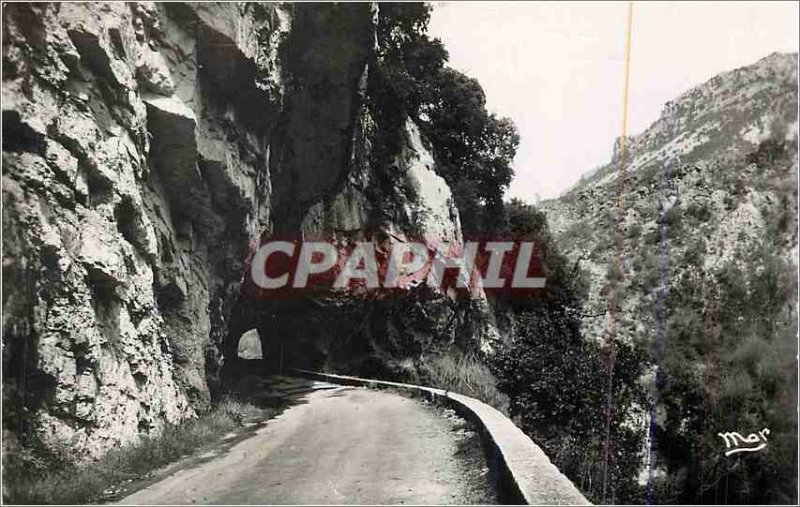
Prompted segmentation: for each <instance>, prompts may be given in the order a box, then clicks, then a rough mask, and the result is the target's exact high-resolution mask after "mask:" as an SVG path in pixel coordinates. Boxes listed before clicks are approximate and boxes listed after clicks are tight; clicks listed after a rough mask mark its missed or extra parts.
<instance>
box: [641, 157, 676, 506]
mask: <svg viewBox="0 0 800 507" xmlns="http://www.w3.org/2000/svg"><path fill="white" fill-rule="evenodd" d="M669 177H670V163H669V162H667V163H665V164H664V173H663V175H662V178H661V220H660V221H659V222H660V223H659V232H660V234H661V245H660V246H661V263H660V266H659V283H658V292H657V294H656V339H655V341H654V342H653V362H654V364H655V372H654V375H653V390H652V392H651V398H650V425H649V432H648V435H649V438H650V450H649V454H650V456H649V463H648V471H647V493H646V502H647V504H648V505H652V504H653V480H654V479H655V473H656V412H657V409H656V406H657V403H658V373H659V370H660V369H661V338H662V335H663V329H662V315H661V313H662V309H663V305H664V297H665V296H666V292H667V283H668V280H667V276H668V274H669V271H668V269H669V266H668V263H669V257H668V250H667V221H666V214H667V206H666V202H667V193H668V190H669V189H668V186H669Z"/></svg>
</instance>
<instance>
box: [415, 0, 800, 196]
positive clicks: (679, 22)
mask: <svg viewBox="0 0 800 507" xmlns="http://www.w3.org/2000/svg"><path fill="white" fill-rule="evenodd" d="M627 15H628V2H497V1H492V2H434V9H433V14H432V17H431V22H430V26H429V27H428V33H429V34H430V35H431V36H433V37H439V38H441V39H442V41H443V42H444V43H445V46H446V47H447V49H448V51H449V53H450V66H451V67H453V68H455V69H457V70H460V71H462V72H465V73H466V74H468V75H470V76H472V77H475V78H477V79H478V81H479V82H480V83H481V85H482V86H483V89H484V91H485V92H486V102H487V107H488V109H489V110H490V111H491V112H494V113H496V114H499V115H501V116H508V117H510V118H512V119H513V120H514V122H515V123H516V125H517V128H518V130H519V133H520V136H521V142H520V147H519V149H518V150H517V156H516V158H515V160H514V171H515V173H516V177H515V179H514V181H513V182H512V183H511V187H510V189H509V197H519V198H521V199H524V200H527V201H529V202H536V201H537V200H538V199H540V198H543V199H546V198H552V197H557V196H558V195H559V194H561V193H562V192H563V191H565V190H567V189H568V188H569V187H570V186H572V185H573V184H574V183H575V182H577V181H578V179H579V178H580V176H581V175H582V174H584V173H587V172H590V171H591V170H592V169H594V168H596V167H598V166H601V165H604V164H605V163H606V162H608V160H609V159H610V158H611V152H612V147H613V143H614V139H616V138H617V137H618V136H620V135H621V134H622V109H623V108H622V102H623V100H622V97H623V84H624V68H625V58H624V57H625V32H626V23H627ZM631 35H632V37H631V67H630V84H629V98H628V135H631V134H638V133H640V132H642V131H643V130H645V129H646V128H647V127H648V126H649V125H650V124H651V123H653V122H654V121H655V120H656V119H658V117H659V115H660V112H661V108H662V106H663V104H664V103H665V102H667V101H669V100H671V99H673V98H675V97H676V96H677V95H679V94H680V93H682V92H683V91H685V90H687V89H689V88H692V87H693V86H696V85H698V84H701V83H703V82H705V81H707V80H708V79H710V78H712V77H713V76H715V75H716V74H719V73H720V72H724V71H727V70H732V69H735V68H737V67H741V66H744V65H749V64H751V63H754V62H756V61H757V60H759V59H761V58H763V57H765V56H767V55H769V54H770V53H773V52H775V51H780V52H796V51H797V49H798V38H800V35H798V3H797V2H762V1H749V2H635V3H634V6H633V18H632V33H631Z"/></svg>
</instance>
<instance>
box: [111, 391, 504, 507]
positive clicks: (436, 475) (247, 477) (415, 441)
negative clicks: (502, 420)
mask: <svg viewBox="0 0 800 507" xmlns="http://www.w3.org/2000/svg"><path fill="white" fill-rule="evenodd" d="M327 387H329V388H328V389H317V390H313V391H311V392H308V389H306V390H305V391H303V389H302V387H299V388H298V387H294V388H292V387H291V386H290V387H289V392H292V391H291V390H292V389H294V391H293V393H294V394H295V395H297V396H298V397H299V402H300V404H297V405H295V406H292V407H291V408H289V409H287V410H286V411H284V412H283V413H282V414H281V415H280V416H278V417H277V418H275V419H273V420H271V421H269V423H268V424H267V425H266V426H265V427H263V428H261V429H260V430H258V431H257V432H256V434H255V435H254V436H252V437H250V438H248V439H246V440H243V441H241V442H239V443H238V444H235V445H234V446H233V447H231V448H230V449H228V450H227V452H225V453H224V454H222V455H220V456H219V457H216V458H214V459H211V460H210V461H207V462H205V463H202V464H199V465H197V466H195V467H193V468H187V469H183V470H178V471H177V472H175V473H174V474H172V475H170V476H168V477H166V478H165V479H163V480H161V481H160V482H157V483H155V484H152V485H150V486H149V487H147V488H145V489H142V490H140V491H138V492H136V493H134V494H132V495H130V496H128V497H126V498H125V499H123V500H122V502H121V503H124V504H191V503H197V504H209V503H213V504H401V503H406V504H465V503H492V502H494V501H495V500H494V498H493V497H492V496H491V494H490V493H489V488H488V482H487V480H486V477H485V474H486V470H485V463H483V459H482V456H481V455H480V451H479V450H476V449H474V447H475V446H476V445H477V444H476V441H475V439H474V438H469V433H468V432H467V431H466V430H465V429H464V424H463V422H462V421H459V420H458V419H457V418H455V417H452V416H448V415H447V414H446V413H445V412H443V411H442V410H441V409H436V408H433V407H430V406H426V405H423V404H421V403H419V402H417V401H414V400H411V399H408V398H404V397H402V396H400V395H397V394H392V393H387V392H385V391H384V392H379V391H371V390H366V389H358V388H350V387H336V386H332V385H330V384H329V385H327ZM476 456H477V457H476Z"/></svg>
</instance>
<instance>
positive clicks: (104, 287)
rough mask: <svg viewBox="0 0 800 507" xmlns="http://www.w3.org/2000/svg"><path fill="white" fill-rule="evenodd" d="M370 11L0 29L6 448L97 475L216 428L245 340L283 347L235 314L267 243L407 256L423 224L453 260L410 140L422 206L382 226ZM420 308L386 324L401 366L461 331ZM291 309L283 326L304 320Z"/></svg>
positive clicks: (454, 225) (399, 160) (155, 9)
mask: <svg viewBox="0 0 800 507" xmlns="http://www.w3.org/2000/svg"><path fill="white" fill-rule="evenodd" d="M372 9H374V7H371V6H370V5H368V4H346V5H332V4H326V5H313V6H310V5H300V4H294V5H281V4H244V3H241V4H240V3H230V4H228V3H225V4H222V3H220V4H216V3H200V4H172V3H170V4H159V3H150V2H138V3H136V2H134V3H115V2H108V3H86V4H84V3H66V4H35V5H33V4H9V5H7V6H5V7H4V9H3V16H4V18H3V28H4V40H3V78H4V80H3V86H2V93H3V96H2V97H3V186H2V188H3V200H4V205H3V232H4V239H3V248H4V254H3V255H4V256H3V280H4V281H3V285H4V287H3V310H4V311H3V346H4V356H3V361H4V373H5V377H4V387H5V392H4V401H5V402H6V405H5V407H6V414H10V415H9V417H8V418H7V419H8V421H9V423H8V424H6V427H10V428H12V429H13V430H14V431H16V432H18V433H20V434H24V435H26V436H27V437H33V438H35V439H37V440H39V441H42V442H44V443H45V444H47V445H50V446H56V445H60V444H62V443H68V444H69V445H70V446H72V448H74V449H75V450H76V451H77V452H78V453H79V454H85V455H90V456H97V455H99V454H101V453H102V452H104V451H105V450H107V449H108V448H109V447H110V446H112V445H114V444H118V443H122V444H124V443H128V442H131V441H134V440H135V439H136V438H138V436H139V435H142V434H148V433H151V432H157V431H159V429H160V428H161V427H162V426H163V424H164V423H165V422H170V423H174V422H178V421H180V420H182V419H185V418H187V417H191V416H193V415H194V414H195V413H196V412H197V411H200V410H203V409H204V408H205V407H207V406H208V404H209V402H210V399H211V396H212V395H213V392H214V390H215V386H216V385H217V384H218V383H219V373H220V368H221V367H222V366H223V361H234V360H235V359H236V345H237V342H238V337H239V336H240V335H241V334H242V333H243V332H244V331H245V330H247V329H249V328H252V327H258V329H259V333H260V335H261V337H262V338H261V339H262V342H263V343H265V344H268V343H271V342H276V340H277V339H278V338H279V335H280V330H279V329H278V328H277V327H275V326H272V325H271V324H270V318H272V314H269V313H265V312H267V310H270V308H265V307H263V306H260V305H250V306H247V305H246V304H244V303H243V301H242V298H241V297H240V286H241V283H242V279H243V276H245V272H244V268H245V259H246V258H247V255H248V252H249V251H250V250H251V249H252V248H253V247H254V246H255V245H257V244H258V241H259V238H260V237H261V236H262V234H269V233H273V232H282V231H284V232H285V231H300V230H302V231H304V232H324V233H340V232H342V231H344V232H347V231H350V232H352V231H359V230H364V229H365V228H367V227H370V228H373V229H375V228H376V227H377V229H380V230H383V231H384V232H386V231H388V232H390V233H392V234H394V235H396V236H397V237H398V238H401V239H400V240H402V238H403V237H404V236H403V234H404V230H403V225H402V224H403V223H405V224H407V223H409V222H411V221H415V220H416V221H420V219H424V220H422V221H421V222H420V223H422V224H423V225H422V231H420V232H422V233H426V234H427V233H430V234H433V235H438V236H441V237H447V238H449V239H460V225H459V219H458V214H457V211H456V210H455V207H454V205H453V203H452V199H451V196H450V194H449V189H448V188H447V185H446V184H445V183H444V181H443V180H442V179H441V178H439V177H438V176H437V175H436V174H435V171H434V170H433V167H432V164H433V161H432V158H431V156H430V154H429V153H428V152H427V150H425V148H424V146H423V143H422V141H421V139H420V137H419V133H418V131H417V129H416V127H415V126H414V125H413V123H411V122H409V123H408V124H407V126H406V128H405V129H404V132H402V134H403V135H404V136H405V137H406V141H407V142H406V143H405V144H406V146H407V147H406V148H405V149H404V151H403V153H401V154H399V155H398V156H397V157H396V160H395V165H396V169H397V170H398V171H403V172H404V174H406V177H407V178H410V179H411V180H412V181H415V182H416V185H417V186H422V187H424V191H421V192H418V193H417V194H418V195H417V196H416V198H415V199H414V202H411V201H409V200H408V199H406V205H405V206H404V213H406V214H407V216H404V217H403V216H401V217H399V218H398V221H397V223H394V222H393V219H391V218H390V219H388V220H387V219H383V220H379V221H378V222H377V223H376V221H375V218H374V217H375V216H376V213H375V212H374V211H375V210H374V209H373V207H374V202H372V201H371V200H370V198H369V195H370V188H371V186H374V185H375V181H374V174H373V173H374V168H372V167H371V166H370V163H369V160H370V159H369V154H370V146H371V143H370V137H371V135H373V133H374V129H375V128H376V127H375V124H374V122H373V121H372V120H371V117H370V113H369V111H368V108H367V107H366V106H365V103H366V101H365V93H366V91H365V90H366V86H365V82H366V79H367V76H368V72H369V65H370V59H371V57H372V55H373V50H374V48H373V44H374V30H375V27H374V12H373V10H372ZM427 297H428V295H425V294H422V295H413V298H415V302H413V303H412V304H411V307H412V309H413V311H410V312H407V313H403V314H402V315H399V316H398V317H397V319H395V320H392V319H390V318H388V317H381V319H383V320H381V321H380V323H379V324H380V325H379V327H380V329H382V330H387V332H389V333H394V335H392V336H390V337H389V346H388V348H389V349H392V348H395V349H398V350H401V349H405V350H406V351H408V350H409V348H408V347H405V346H404V345H403V343H401V342H402V340H407V339H408V338H407V336H408V335H409V333H411V334H412V335H413V334H414V333H417V334H421V335H425V333H429V334H428V335H425V336H422V337H421V338H420V340H419V341H420V342H421V341H424V340H428V341H430V340H432V339H436V338H435V337H436V336H439V335H437V334H436V333H433V332H432V331H431V330H435V329H438V328H442V327H444V325H445V324H447V326H448V327H452V326H450V324H451V323H452V320H453V319H452V318H451V317H450V316H449V315H448V313H447V312H448V308H449V307H450V306H452V303H451V302H448V301H445V300H443V299H442V298H441V296H437V298H438V299H436V298H434V299H436V301H434V303H433V304H432V305H431V307H430V308H429V309H427V310H426V307H427V306H428V305H427V304H423V302H425V301H427V299H426V298H427ZM437 301H438V303H437ZM484 303H485V301H484ZM287 305H288V306H285V307H283V309H282V311H283V312H284V314H285V315H288V316H289V320H292V319H295V318H296V315H298V313H302V312H304V311H305V308H304V307H302V305H300V306H298V304H297V303H295V302H289V303H287ZM292 305H293V306H292ZM327 308H328V309H329V312H328V314H330V312H334V313H336V315H337V316H338V317H340V318H341V317H342V314H341V312H340V311H339V306H337V304H331V305H329V306H327ZM415 312H416V313H415ZM378 313H380V312H378ZM384 313H385V314H390V313H392V312H391V311H390V309H386V310H385V311H384ZM395 313H397V312H395ZM320 315H323V316H324V315H326V313H325V312H321V313H320ZM370 318H371V317H370ZM411 321H413V322H411ZM312 322H313V323H315V325H317V328H311V331H312V332H314V331H315V330H318V329H325V322H324V318H323V317H318V318H317V320H313V319H312ZM409 322H411V324H409ZM403 323H405V324H403ZM412 324H413V325H412ZM401 325H407V326H409V327H408V329H399V328H398V326H401ZM412 328H413V329H412ZM479 328H480V329H479ZM475 329H476V330H480V333H483V334H486V333H491V323H490V322H489V323H486V322H484V323H482V324H481V326H478V327H475ZM361 331H362V334H364V332H366V333H367V334H368V333H369V330H367V331H364V330H363V329H362V330H361ZM449 333H450V336H454V331H452V330H451V331H449ZM480 333H477V332H476V336H478V335H479V334H480ZM404 336H405V338H404ZM340 338H341V337H340ZM312 339H313V338H312ZM365 339H366V341H367V342H371V341H380V340H377V339H376V340H373V338H372V337H371V336H367V337H366V338H365ZM462 339H463V338H462ZM320 343H321V344H320ZM337 344H341V341H339V342H336V341H326V340H325V339H322V340H319V341H318V342H317V343H316V344H315V345H314V349H315V350H316V351H317V352H319V351H320V350H322V351H323V353H324V350H325V348H326V347H328V348H329V347H336V346H339V345H337ZM267 348H268V347H265V352H266V353H268V351H267V350H266V349H267ZM347 350H350V351H352V349H348V348H346V347H344V348H343V349H342V351H347ZM334 352H335V351H334ZM341 353H344V352H341ZM331 354H333V355H335V354H334V353H333V352H332V353H331Z"/></svg>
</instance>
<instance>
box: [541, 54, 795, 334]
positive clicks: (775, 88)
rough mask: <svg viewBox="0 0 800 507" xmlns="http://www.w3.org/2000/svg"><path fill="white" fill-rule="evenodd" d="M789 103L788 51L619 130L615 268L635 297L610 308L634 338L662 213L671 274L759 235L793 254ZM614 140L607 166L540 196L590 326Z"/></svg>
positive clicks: (647, 303) (610, 239)
mask: <svg viewBox="0 0 800 507" xmlns="http://www.w3.org/2000/svg"><path fill="white" fill-rule="evenodd" d="M796 114H797V55H796V54H777V53H776V54H773V55H770V56H768V57H766V58H764V59H762V60H760V61H758V62H757V63H755V64H753V65H751V66H748V67H744V68H741V69H736V70H734V71H731V72H726V73H724V74H720V75H718V76H716V77H714V78H712V79H711V80H709V81H708V82H706V83H704V84H702V85H700V86H698V87H696V88H693V89H691V90H689V91H687V92H685V93H683V94H681V95H680V96H679V97H678V98H677V99H675V100H674V101H671V102H668V103H667V104H666V105H665V106H664V108H663V111H662V114H661V117H660V118H659V119H658V120H657V121H656V122H655V123H653V124H652V125H651V126H650V127H649V128H648V129H647V130H645V131H644V132H643V133H641V134H639V135H636V136H631V137H629V138H628V139H627V141H626V155H625V171H626V177H625V180H624V182H623V183H622V187H621V188H622V191H621V206H622V210H623V217H622V220H621V222H620V223H621V233H622V236H623V242H622V244H623V247H622V254H623V262H622V270H623V276H624V279H625V287H626V288H628V289H630V290H632V291H634V294H635V295H636V296H635V297H625V298H622V299H620V304H621V305H622V307H621V309H620V312H621V313H622V314H623V315H631V316H632V318H631V322H630V325H629V326H622V327H621V328H620V329H619V331H620V332H621V333H624V334H627V335H628V336H629V337H630V338H633V336H634V334H636V333H640V334H641V333H644V334H647V333H649V332H651V331H652V330H653V322H652V314H653V312H652V305H653V296H654V291H655V290H656V289H657V288H658V284H659V280H658V275H659V273H658V269H659V265H660V264H659V263H660V260H659V254H660V248H661V247H660V241H661V231H660V230H659V224H660V223H661V222H662V220H663V221H665V222H666V223H667V228H666V231H665V232H666V237H665V239H666V243H667V245H668V257H669V258H668V263H669V265H668V270H669V276H670V280H679V279H681V278H682V277H684V276H688V272H690V271H691V272H694V273H695V274H696V275H697V274H700V275H702V273H708V272H710V271H713V270H714V269H716V268H718V267H720V266H721V265H722V264H724V263H725V262H727V261H730V260H734V261H736V262H738V263H739V264H740V265H742V264H743V263H744V262H745V258H744V257H743V256H744V255H745V254H747V253H748V252H751V251H752V248H751V247H752V246H753V244H754V243H760V242H762V241H763V240H764V239H765V238H769V239H770V240H774V241H776V242H777V244H778V245H779V252H781V253H782V254H783V255H784V256H785V257H786V258H787V259H789V258H791V259H794V261H795V262H796V257H797V236H796V230H795V229H796V227H795V217H794V214H795V212H796V210H797V203H796V198H795V192H794V189H795V182H796V178H797V157H796V148H795V145H796V142H797V116H796ZM619 146H620V142H619V140H618V141H617V143H616V145H615V150H614V155H613V157H612V160H611V161H610V162H609V163H608V164H607V165H605V166H602V167H600V168H598V169H596V170H594V171H593V172H591V173H590V174H589V175H587V176H586V177H584V178H582V179H581V181H580V182H579V183H578V184H577V185H575V187H573V188H572V189H570V190H568V191H567V192H565V193H564V194H563V195H562V196H561V197H559V198H558V199H554V200H549V201H544V202H542V203H541V205H540V207H541V208H542V209H543V210H545V211H546V212H547V215H548V220H549V223H550V226H551V229H552V230H553V232H554V233H555V234H556V235H557V238H558V243H559V246H560V248H561V249H562V250H563V251H564V253H566V254H567V255H569V257H570V258H571V259H572V260H573V261H574V262H578V263H579V264H580V266H581V267H582V268H584V270H585V271H586V273H587V274H588V276H589V278H590V290H589V299H588V301H589V305H588V308H587V312H586V316H585V317H584V325H585V328H586V330H587V333H588V334H589V335H590V336H600V335H601V334H602V331H603V329H604V328H605V325H606V321H607V315H606V314H605V310H606V300H605V296H604V290H603V289H604V288H605V287H606V286H607V281H608V278H609V276H610V275H611V274H610V273H609V269H610V266H613V265H614V263H615V260H614V259H615V258H616V256H617V255H618V252H617V243H616V238H615V224H616V222H617V220H618V218H617V215H616V211H615V200H616V196H617V193H618V192H619V189H620V181H619V172H620V171H619V164H620V153H619ZM648 316H649V317H648ZM642 318H645V319H648V318H649V320H642Z"/></svg>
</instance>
